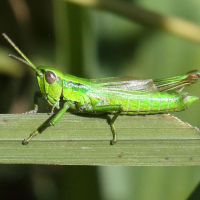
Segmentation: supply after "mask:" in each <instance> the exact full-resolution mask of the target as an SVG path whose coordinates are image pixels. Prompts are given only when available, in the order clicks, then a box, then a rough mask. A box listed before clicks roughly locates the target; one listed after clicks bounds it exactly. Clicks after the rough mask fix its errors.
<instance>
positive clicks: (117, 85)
mask: <svg viewBox="0 0 200 200" xmlns="http://www.w3.org/2000/svg"><path fill="white" fill-rule="evenodd" d="M3 36H4V37H5V39H6V40H7V41H8V42H9V43H10V44H11V45H12V46H13V47H14V49H15V50H16V51H17V52H18V53H19V54H20V55H21V56H22V58H23V59H22V58H19V57H16V56H14V55H9V56H10V57H11V58H14V59H16V60H19V61H21V62H23V63H25V64H26V65H28V66H29V67H31V68H32V69H33V70H34V71H35V72H36V77H37V81H38V85H39V88H40V92H36V93H35V96H34V110H32V111H29V112H28V113H37V111H38V97H43V99H44V100H46V101H47V102H48V103H49V104H50V105H51V106H52V113H53V111H54V109H55V108H57V109H59V111H58V112H57V113H56V114H54V116H51V118H50V119H49V121H48V124H47V125H46V126H47V127H49V126H52V125H55V124H56V123H57V121H58V120H59V119H60V118H61V117H62V116H63V115H64V114H65V112H66V111H70V110H71V111H73V112H75V113H91V114H101V113H107V114H113V117H111V118H110V120H109V124H110V127H111V131H112V134H113V139H112V140H111V144H115V143H116V142H117V133H116V129H115V126H114V122H115V120H116V119H117V117H118V116H119V114H122V115H148V114H159V113H168V112H176V111H182V110H185V109H186V108H187V107H188V106H189V105H190V104H192V103H193V102H194V101H196V100H197V99H199V98H198V97H195V96H189V95H188V93H185V92H182V90H183V88H184V87H186V86H189V85H191V84H193V83H195V82H196V81H197V80H198V78H199V77H200V73H199V72H198V71H197V70H193V71H190V72H188V73H186V74H184V75H181V76H175V77H172V78H164V79H155V80H152V79H142V78H135V77H131V76H129V77H120V78H114V77H112V78H100V79H85V78H79V77H76V76H72V75H69V74H63V73H62V72H61V71H59V70H57V69H55V68H51V67H45V66H39V67H36V66H35V65H34V64H33V63H32V62H31V61H30V60H29V59H28V58H27V57H26V56H25V55H24V54H23V53H22V52H21V50H20V49H19V48H18V47H17V46H16V45H15V44H14V43H13V42H12V40H11V39H10V38H9V37H8V36H7V35H6V34H5V33H3ZM60 100H63V101H64V104H63V106H62V107H61V108H60ZM41 132H42V130H40V129H39V128H38V129H36V130H35V131H34V132H33V133H31V134H30V136H29V137H28V138H27V139H24V140H23V142H22V144H28V142H29V141H30V140H31V139H32V138H33V137H35V136H36V135H38V134H39V133H41Z"/></svg>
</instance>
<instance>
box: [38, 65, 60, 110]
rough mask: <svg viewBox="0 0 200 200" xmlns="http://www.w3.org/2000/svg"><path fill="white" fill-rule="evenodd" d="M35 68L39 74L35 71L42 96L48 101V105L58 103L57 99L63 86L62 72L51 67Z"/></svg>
mask: <svg viewBox="0 0 200 200" xmlns="http://www.w3.org/2000/svg"><path fill="white" fill-rule="evenodd" d="M37 70H38V71H39V72H40V75H38V74H37V73H36V76H37V81H38V85H39V88H40V91H41V93H42V95H43V98H44V99H45V100H47V101H48V102H49V104H50V105H56V104H57V105H58V106H56V107H57V108H59V104H58V102H59V99H60V97H61V95H62V88H63V73H62V72H61V71H59V70H57V69H55V68H52V67H45V66H39V67H37Z"/></svg>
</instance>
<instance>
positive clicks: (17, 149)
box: [0, 113, 200, 166]
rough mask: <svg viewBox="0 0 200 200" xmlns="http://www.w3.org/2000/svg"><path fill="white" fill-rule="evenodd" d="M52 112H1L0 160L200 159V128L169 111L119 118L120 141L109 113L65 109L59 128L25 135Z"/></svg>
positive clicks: (166, 162)
mask: <svg viewBox="0 0 200 200" xmlns="http://www.w3.org/2000/svg"><path fill="white" fill-rule="evenodd" d="M48 118H49V116H48V115H47V114H4V115H0V133H1V134H0V162H1V163H21V164H22V163H27V164H60V165H104V166H107V165H127V166H138V165H143V166H174V165H176V166H183V165H199V163H200V131H199V130H198V129H197V128H195V127H192V126H190V125H189V124H187V123H184V122H182V121H180V120H179V119H177V118H175V117H173V116H170V115H167V114H166V115H148V116H147V115H146V116H120V117H118V118H117V120H116V122H115V125H116V129H117V131H118V142H117V144H115V145H110V140H111V139H112V134H111V130H110V126H109V125H108V123H107V116H105V115H102V116H101V115H99V116H96V115H73V114H70V113H66V114H65V115H64V116H63V117H62V118H61V119H60V121H59V122H58V123H57V124H56V125H55V126H54V127H50V128H47V129H46V130H45V131H44V132H43V133H42V134H40V135H38V136H37V137H34V138H33V140H31V141H30V143H29V144H28V145H22V143H21V141H22V139H23V138H27V137H28V135H29V134H30V133H31V132H33V131H34V130H35V129H37V128H38V127H39V126H40V125H41V124H42V123H43V122H44V121H46V120H47V119H48Z"/></svg>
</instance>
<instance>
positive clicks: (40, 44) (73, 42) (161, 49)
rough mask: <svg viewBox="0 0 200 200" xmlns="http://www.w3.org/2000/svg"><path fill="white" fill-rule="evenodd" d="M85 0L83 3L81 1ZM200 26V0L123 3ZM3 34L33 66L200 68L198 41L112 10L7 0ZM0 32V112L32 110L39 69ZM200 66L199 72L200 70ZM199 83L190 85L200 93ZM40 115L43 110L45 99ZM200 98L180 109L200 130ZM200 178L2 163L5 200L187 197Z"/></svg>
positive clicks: (158, 170) (156, 72) (184, 173)
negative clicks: (34, 69)
mask: <svg viewBox="0 0 200 200" xmlns="http://www.w3.org/2000/svg"><path fill="white" fill-rule="evenodd" d="M83 1H84V0H83ZM126 1H127V2H129V1H130V2H133V3H135V4H137V5H140V6H142V7H144V8H147V9H150V10H152V11H155V12H158V13H162V14H165V15H168V16H176V17H179V18H182V19H185V20H189V21H192V22H193V23H196V24H200V12H199V8H200V2H198V1H196V0H190V1H186V0H177V1H174V0H168V1H160V0H140V1H137V0H126ZM0 16H1V17H0V32H1V33H3V32H5V33H7V34H8V36H9V37H10V38H11V39H12V40H13V41H14V42H15V43H16V44H17V46H18V47H19V48H20V49H21V50H22V51H23V52H24V54H25V55H26V56H27V57H28V58H29V59H30V60H31V61H32V62H33V63H34V64H35V65H45V66H52V67H56V68H58V69H60V70H62V71H63V72H65V73H69V74H73V75H75V76H80V77H84V78H101V77H111V76H125V75H132V76H136V77H144V78H164V77H171V76H176V75H179V74H183V73H185V72H187V71H190V70H193V69H199V65H200V48H199V44H197V43H195V42H191V41H189V40H184V39H182V38H179V37H177V36H174V35H170V34H168V33H165V32H162V31H159V30H155V29H154V28H150V27H145V26H142V25H140V24H138V23H134V22H133V21H129V20H127V19H126V18H123V17H121V16H117V15H116V14H112V13H111V12H108V11H99V10H93V9H89V8H85V7H81V6H78V5H75V4H71V3H66V2H62V1H61V0H53V1H45V0H41V1H31V0H26V1H23V0H7V1H6V0H3V1H1V5H0ZM9 53H13V54H15V55H17V53H16V52H15V51H14V50H13V49H12V47H11V46H10V45H9V44H8V43H7V42H6V41H5V40H4V38H3V37H0V58H1V59H0V83H1V84H0V92H1V98H0V113H22V112H25V111H27V110H29V109H31V108H32V106H33V94H34V91H36V90H38V87H37V82H36V80H35V76H34V73H33V72H32V71H31V70H30V69H29V68H28V67H27V66H24V65H23V64H21V63H19V62H17V61H14V60H12V59H11V58H9V57H8V54H9ZM199 70H200V69H199ZM198 87H199V83H197V84H196V85H194V86H192V87H189V88H187V91H189V92H190V93H191V94H193V95H195V96H199V97H200V91H199V90H198ZM40 104H43V106H42V109H41V110H40V112H46V110H47V109H48V106H47V105H46V103H45V102H44V101H42V100H41V101H40ZM199 112H200V101H198V102H196V103H194V104H193V105H192V106H191V107H190V108H189V109H188V110H186V111H184V112H181V113H175V114H173V115H175V116H178V117H179V118H180V119H182V120H183V121H185V122H188V123H190V124H192V125H193V126H197V127H200V120H199V117H198V116H199ZM199 180H200V168H199V167H90V166H40V165H37V166H36V165H1V166H0V198H1V199H18V198H19V199H42V200H43V199H48V200H51V199H81V200H84V199H87V200H88V199H97V200H98V199H100V200H121V199H123V200H129V199H139V200H147V199H154V200H160V199H162V200H168V199H170V200H177V199H186V198H187V197H188V196H189V195H190V193H191V192H192V191H193V189H194V188H195V187H196V186H197V184H198V183H199Z"/></svg>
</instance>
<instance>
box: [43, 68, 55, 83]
mask: <svg viewBox="0 0 200 200" xmlns="http://www.w3.org/2000/svg"><path fill="white" fill-rule="evenodd" d="M45 78H46V81H47V83H49V84H52V83H54V81H55V80H56V75H55V74H54V73H53V72H51V71H46V72H45Z"/></svg>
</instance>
